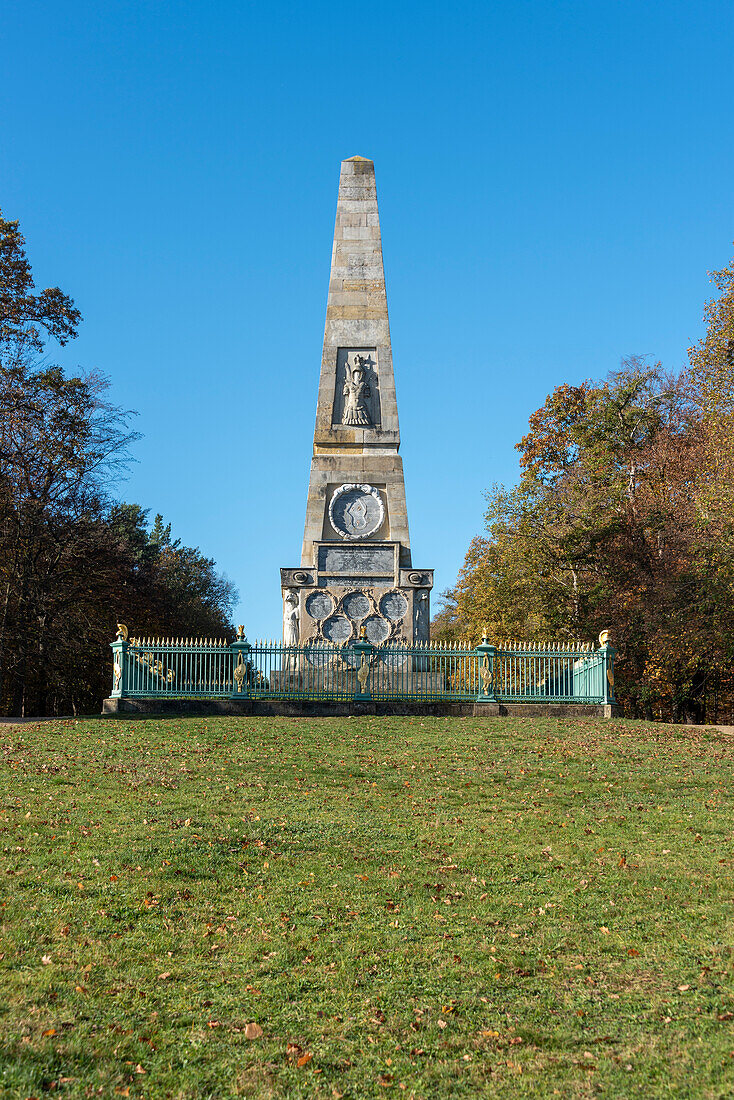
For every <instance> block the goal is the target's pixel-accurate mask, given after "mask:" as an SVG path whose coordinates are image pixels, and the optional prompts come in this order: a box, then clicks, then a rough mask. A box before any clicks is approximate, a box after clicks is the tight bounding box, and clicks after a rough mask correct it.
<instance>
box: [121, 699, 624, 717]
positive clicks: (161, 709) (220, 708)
mask: <svg viewBox="0 0 734 1100" xmlns="http://www.w3.org/2000/svg"><path fill="white" fill-rule="evenodd" d="M102 714H109V715H129V716H130V717H135V716H136V715H138V716H140V717H144V716H146V715H150V716H154V715H171V716H174V715H186V714H192V715H197V714H224V715H233V716H234V715H253V716H260V717H266V716H275V715H283V716H287V717H293V718H316V717H318V718H342V717H347V716H349V715H355V716H357V715H361V714H364V715H370V714H374V715H394V716H398V715H405V716H411V715H412V716H423V715H425V716H429V717H434V718H442V717H443V718H449V717H454V718H497V717H510V718H515V717H516V718H520V717H533V718H535V717H537V718H616V717H617V716H619V715H620V714H621V709H620V708H619V707H618V706H616V705H615V706H609V705H606V706H605V705H603V704H600V705H596V704H587V703H507V704H505V703H476V702H472V701H467V702H463V703H462V702H455V701H453V700H441V699H438V700H435V701H426V702H410V701H408V700H394V701H390V700H382V699H379V700H377V699H376V700H372V701H369V702H363V703H360V702H355V701H353V700H345V701H344V702H333V701H331V700H328V699H247V698H245V699H160V698H159V699H128V698H122V699H105V700H104V701H103V703H102Z"/></svg>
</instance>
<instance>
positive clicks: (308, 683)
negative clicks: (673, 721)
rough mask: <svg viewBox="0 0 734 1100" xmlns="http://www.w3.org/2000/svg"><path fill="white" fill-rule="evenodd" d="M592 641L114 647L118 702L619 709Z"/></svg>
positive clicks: (603, 650)
mask: <svg viewBox="0 0 734 1100" xmlns="http://www.w3.org/2000/svg"><path fill="white" fill-rule="evenodd" d="M599 643H600V644H599V647H598V648H595V647H593V646H592V645H590V644H587V643H576V642H573V643H558V644H547V643H538V644H532V643H525V642H504V643H502V644H500V645H493V644H490V643H489V642H488V641H487V640H486V638H485V639H483V640H482V643H481V645H478V646H469V645H464V644H461V643H446V644H440V643H439V644H437V643H428V644H426V645H414V646H410V645H404V644H387V645H381V646H375V645H372V644H371V643H370V642H368V641H366V640H365V639H360V640H358V641H353V642H351V643H349V644H346V645H342V646H338V645H333V644H331V643H327V642H321V641H319V642H314V643H313V644H307V645H301V646H288V645H285V644H284V643H282V642H276V641H272V642H255V643H254V644H250V642H248V641H247V639H246V638H245V636H244V630H243V628H242V627H240V629H239V632H238V635H237V638H236V639H235V640H234V641H232V642H228V641H227V640H225V639H223V638H222V639H205V638H198V639H174V638H128V633H127V629H126V627H125V626H124V625H123V624H120V625H119V626H118V636H117V638H116V639H115V641H114V642H112V650H113V658H114V664H113V687H112V697H113V698H122V697H126V698H179V699H181V698H195V699H204V698H236V699H243V698H250V699H332V700H358V701H359V700H362V701H364V700H370V699H374V700H414V701H417V702H420V701H422V700H423V701H431V700H456V701H459V702H461V701H463V702H468V701H477V702H488V703H490V702H499V703H503V702H504V703H526V702H545V703H549V702H556V703H614V650H613V649H612V647H611V645H610V644H609V641H608V634H607V632H606V631H605V632H604V633H603V634H601V635H600V638H599Z"/></svg>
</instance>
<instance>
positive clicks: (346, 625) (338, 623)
mask: <svg viewBox="0 0 734 1100" xmlns="http://www.w3.org/2000/svg"><path fill="white" fill-rule="evenodd" d="M351 636H352V624H351V623H350V621H349V619H346V618H345V617H344V616H343V615H332V617H331V618H330V619H327V620H326V622H325V623H324V637H325V638H326V640H327V641H328V642H337V643H340V642H347V641H349V639H350V638H351Z"/></svg>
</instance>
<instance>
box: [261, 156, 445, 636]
mask: <svg viewBox="0 0 734 1100" xmlns="http://www.w3.org/2000/svg"><path fill="white" fill-rule="evenodd" d="M399 446H400V430H399V426H398V408H397V402H396V399H395V379H394V375H393V364H392V348H391V345H390V325H389V321H388V314H387V294H386V291H385V274H384V270H383V262H382V241H381V238H380V220H379V214H378V210H377V191H376V187H375V169H374V165H373V163H372V161H371V160H365V158H364V157H351V158H350V159H349V160H345V161H343V162H342V166H341V175H340V179H339V198H338V202H337V211H336V225H335V228H334V246H333V250H332V257H331V277H330V281H329V297H328V303H327V308H326V326H325V331H324V347H323V354H322V358H321V376H320V382H319V392H318V402H317V408H316V427H315V430H314V441H313V456H312V459H311V476H310V481H309V488H308V500H307V504H306V525H305V531H304V539H303V550H302V554H301V568H300V569H295V570H294V569H283V570H281V575H282V585H283V591H284V598H285V600H286V611H287V614H288V616H289V623H290V626H291V630H292V629H293V621H294V613H295V609H296V604H297V615H298V623H299V627H298V631H299V638H300V639H301V641H304V640H308V639H310V638H323V639H325V640H329V641H335V642H339V641H347V640H349V637H353V636H355V632H356V631H357V629H358V628H360V627H361V626H364V627H365V630H366V633H367V636H368V637H369V638H370V639H371V640H373V641H375V642H376V643H379V642H381V641H386V640H388V638H390V639H397V638H403V639H404V640H407V641H417V640H425V639H427V637H428V590H429V589H430V587H431V585H432V583H433V578H432V572H431V571H430V570H422V571H420V572H418V571H413V570H412V567H411V554H410V535H409V532H408V514H407V508H406V503H405V484H404V480H403V463H402V459H401V458H400V456H399V455H398V449H399ZM299 589H300V591H299Z"/></svg>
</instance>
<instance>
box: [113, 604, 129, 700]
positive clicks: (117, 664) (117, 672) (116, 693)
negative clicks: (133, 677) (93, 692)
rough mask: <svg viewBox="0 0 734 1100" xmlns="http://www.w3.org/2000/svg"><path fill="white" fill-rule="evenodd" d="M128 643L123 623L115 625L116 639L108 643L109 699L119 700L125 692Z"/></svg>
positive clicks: (126, 685)
mask: <svg viewBox="0 0 734 1100" xmlns="http://www.w3.org/2000/svg"><path fill="white" fill-rule="evenodd" d="M129 645H130V642H129V641H128V633H127V627H126V626H125V624H124V623H118V624H117V637H116V638H115V640H114V642H110V649H111V650H112V660H113V665H112V691H111V692H110V698H112V699H120V698H121V697H122V696H123V695H124V694H125V693H126V691H127V687H128V684H127V679H128V677H127V651H128V647H129Z"/></svg>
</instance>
